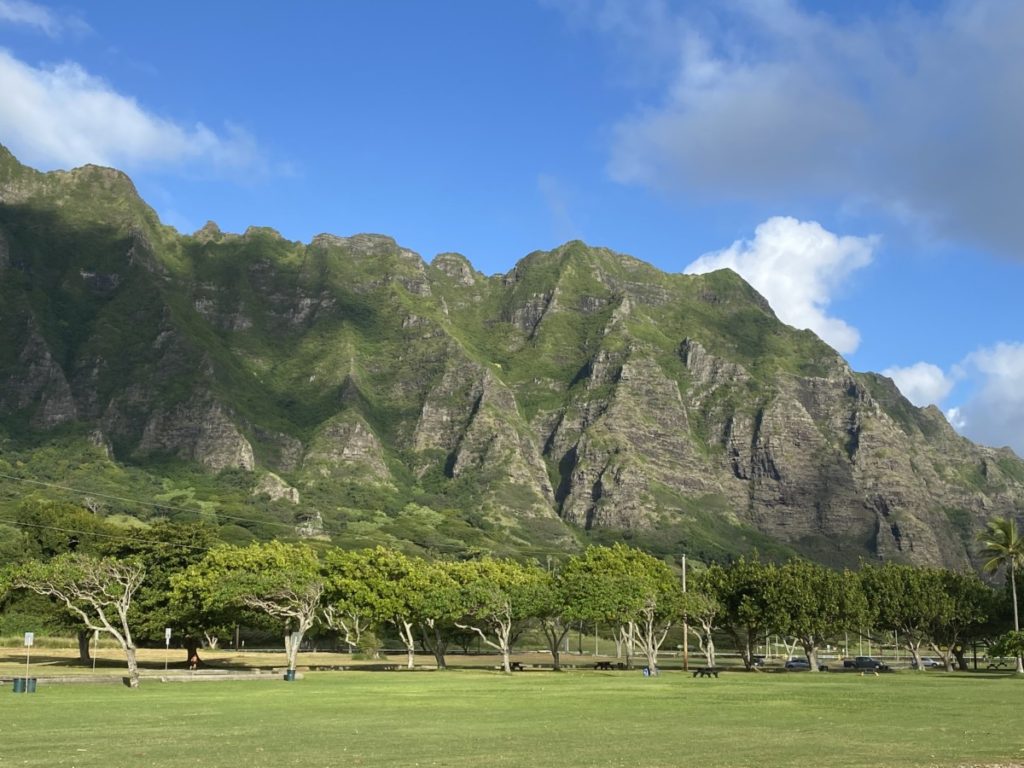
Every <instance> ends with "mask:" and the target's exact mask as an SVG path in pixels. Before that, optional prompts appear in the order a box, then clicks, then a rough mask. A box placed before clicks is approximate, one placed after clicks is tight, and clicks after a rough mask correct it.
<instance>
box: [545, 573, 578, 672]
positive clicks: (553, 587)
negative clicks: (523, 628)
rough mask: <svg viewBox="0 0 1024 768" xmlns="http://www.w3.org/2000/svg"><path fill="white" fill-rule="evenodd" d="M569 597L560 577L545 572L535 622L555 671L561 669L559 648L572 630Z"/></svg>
mask: <svg viewBox="0 0 1024 768" xmlns="http://www.w3.org/2000/svg"><path fill="white" fill-rule="evenodd" d="M570 603H571V595H570V593H569V588H568V585H567V584H566V581H565V579H564V578H563V577H562V575H561V574H560V573H559V574H552V573H549V572H545V573H544V576H543V578H542V580H541V584H540V591H539V593H538V601H537V611H536V612H537V616H536V618H537V620H538V621H540V628H541V631H542V632H543V633H544V638H545V640H547V643H548V650H549V651H550V653H551V666H552V668H553V669H554V670H555V671H558V670H560V669H561V668H562V659H561V652H560V650H559V649H560V648H561V647H562V642H563V641H564V640H565V636H566V635H567V634H569V630H570V629H572V622H571V620H570V619H569V613H570V609H569V605H570Z"/></svg>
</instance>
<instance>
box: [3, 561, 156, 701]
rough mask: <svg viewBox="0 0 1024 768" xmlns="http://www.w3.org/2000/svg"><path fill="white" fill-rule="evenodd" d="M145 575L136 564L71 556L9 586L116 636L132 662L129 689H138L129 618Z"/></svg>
mask: <svg viewBox="0 0 1024 768" xmlns="http://www.w3.org/2000/svg"><path fill="white" fill-rule="evenodd" d="M145 573H146V569H145V567H144V566H143V565H142V563H140V562H138V561H134V560H116V559H114V558H112V557H104V558H98V557H94V556H92V555H86V554H82V553H78V552H67V553H64V554H62V555H58V556H57V557H54V558H53V559H51V560H49V561H48V562H45V563H44V562H41V561H38V560H33V561H30V562H28V563H25V564H24V565H22V566H21V567H20V568H18V570H17V571H16V572H15V574H14V576H13V578H12V579H11V584H12V586H14V587H17V588H22V589H28V590H31V591H33V592H36V593H37V594H40V595H47V596H49V597H52V598H54V599H55V600H57V601H59V602H61V603H63V604H64V606H65V607H66V608H67V610H68V611H69V612H71V613H72V614H74V615H75V616H77V617H78V618H79V619H80V620H81V622H82V623H83V624H85V626H86V627H88V628H89V629H90V630H93V631H97V630H98V631H100V632H107V633H109V634H110V635H112V636H113V637H114V639H115V640H117V642H118V644H119V645H120V646H121V650H122V651H124V655H125V659H126V660H127V662H128V683H129V686H130V687H132V688H137V687H138V685H139V666H138V663H137V661H136V658H135V641H134V640H133V638H132V632H131V628H130V627H129V621H128V616H129V611H130V610H131V606H132V598H133V597H134V596H135V593H136V592H137V591H138V589H139V587H140V586H141V584H142V582H143V578H144V577H145Z"/></svg>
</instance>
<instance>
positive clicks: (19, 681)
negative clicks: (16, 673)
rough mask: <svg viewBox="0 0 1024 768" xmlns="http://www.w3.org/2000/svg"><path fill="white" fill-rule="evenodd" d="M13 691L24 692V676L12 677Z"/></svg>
mask: <svg viewBox="0 0 1024 768" xmlns="http://www.w3.org/2000/svg"><path fill="white" fill-rule="evenodd" d="M14 692H15V693H24V692H25V678H24V677H16V678H14Z"/></svg>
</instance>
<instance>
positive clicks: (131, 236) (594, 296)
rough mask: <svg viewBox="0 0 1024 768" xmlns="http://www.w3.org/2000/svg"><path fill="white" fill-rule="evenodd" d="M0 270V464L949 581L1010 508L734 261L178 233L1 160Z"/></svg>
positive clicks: (426, 530) (956, 453) (374, 533)
mask: <svg viewBox="0 0 1024 768" xmlns="http://www.w3.org/2000/svg"><path fill="white" fill-rule="evenodd" d="M0 278H2V279H0V328H2V329H3V330H2V331H0V334H2V335H0V440H2V441H3V445H4V446H5V452H7V453H12V455H13V454H17V455H18V456H19V457H29V459H30V461H29V463H31V459H32V457H35V458H36V460H37V461H43V459H42V458H39V457H41V456H43V455H44V454H41V453H40V452H39V451H40V446H41V445H43V444H44V443H47V441H49V442H48V444H49V445H51V446H53V445H61V446H65V447H66V446H71V445H76V444H79V443H80V444H81V445H83V446H84V445H87V446H90V448H89V450H93V451H100V454H99V455H100V458H99V459H97V461H100V462H106V464H104V465H103V466H107V465H109V466H110V467H115V468H121V469H119V470H118V471H122V470H123V471H126V472H135V473H142V474H143V475H145V476H146V477H151V478H156V479H159V478H163V479H159V482H160V483H162V484H163V486H164V487H166V486H168V484H170V485H173V484H174V481H172V480H168V479H167V477H166V476H164V475H163V474H162V473H164V472H166V471H167V468H168V467H171V468H172V469H173V471H174V472H179V471H185V470H181V469H180V468H181V467H186V468H187V467H192V468H193V469H192V470H188V471H195V472H207V473H214V476H213V478H212V480H211V481H210V482H211V483H213V486H214V487H215V488H216V487H217V485H216V484H217V483H222V484H223V485H222V487H224V488H227V487H228V485H227V484H228V483H230V485H231V487H239V486H241V487H243V490H244V492H245V494H247V498H251V499H254V500H256V501H254V502H253V503H256V502H257V501H258V503H260V504H263V505H264V507H263V508H264V509H265V510H269V512H268V514H270V515H271V516H275V515H276V517H277V519H278V520H279V521H280V522H283V523H285V524H287V525H294V526H297V527H295V528H293V529H292V531H293V532H294V531H298V532H300V533H301V532H306V534H307V535H317V536H320V535H332V536H334V537H335V538H336V539H340V540H345V541H352V542H366V543H372V542H376V541H393V540H395V539H399V540H405V541H413V542H415V543H416V544H417V545H418V546H420V547H424V548H438V547H439V548H441V550H442V551H452V550H453V548H457V547H455V544H453V542H456V543H457V542H470V541H473V542H478V543H479V545H480V546H483V545H485V544H486V545H489V546H493V545H494V544H495V542H504V544H505V545H507V546H508V547H509V548H511V549H515V548H528V547H546V548H549V549H550V548H573V547H576V546H579V544H580V543H581V542H583V541H586V540H587V538H588V537H589V538H591V539H592V540H606V539H608V538H612V537H625V538H628V539H630V540H632V541H634V542H636V543H640V544H642V545H644V546H648V547H650V548H651V549H655V550H658V551H662V552H665V553H670V552H683V551H685V552H688V553H689V554H691V555H694V556H698V557H707V558H712V557H723V556H728V555H730V554H735V553H737V552H740V551H744V550H746V549H749V548H752V547H755V546H756V547H758V548H760V549H761V550H762V551H767V552H779V553H784V552H787V551H789V552H792V551H798V552H802V553H805V554H808V555H811V556H813V557H816V558H819V559H822V560H825V561H828V562H834V563H853V562H855V561H856V560H857V559H858V558H861V557H864V558H869V559H870V558H884V559H896V560H905V561H910V562H918V563H933V564H944V565H948V566H954V567H967V566H969V565H970V564H971V560H972V548H973V535H974V533H975V532H976V531H977V530H978V529H980V527H981V526H982V525H983V523H984V521H985V520H986V519H987V518H989V517H991V516H994V515H1002V514H1009V513H1019V511H1020V509H1021V507H1022V506H1024V463H1022V462H1021V461H1020V459H1019V458H1018V457H1016V456H1015V455H1013V454H1012V452H1010V451H1008V450H1006V449H1003V450H994V449H989V448H983V447H980V446H976V445H973V444H971V443H970V442H968V441H967V440H965V439H963V438H961V437H959V436H958V435H957V434H956V433H955V432H954V431H953V430H952V429H951V428H950V427H949V425H948V424H947V423H946V421H945V419H944V418H943V417H942V415H941V414H940V413H939V412H938V411H937V410H935V409H924V410H920V409H917V408H914V407H913V406H912V405H911V404H910V403H908V402H907V401H906V400H905V399H904V398H903V397H902V396H901V395H900V394H899V392H898V391H897V390H896V388H895V386H894V385H893V384H892V382H891V381H889V380H887V379H884V378H882V377H880V376H877V375H875V374H861V373H855V372H853V371H851V370H850V368H849V366H848V365H847V364H846V363H845V361H844V360H843V359H842V358H840V357H839V356H838V355H837V354H836V353H835V352H834V351H833V350H831V349H830V348H828V347H827V346H826V345H825V344H824V343H822V342H821V341H820V340H819V339H817V338H816V337H815V336H814V335H813V334H811V333H810V332H807V331H797V330H795V329H792V328H789V327H787V326H785V325H783V324H782V323H780V322H779V321H778V319H777V318H776V317H775V316H774V314H773V313H772V311H771V308H770V307H769V306H768V305H767V303H766V302H765V301H764V300H763V298H762V297H760V296H759V295H758V294H757V293H756V292H755V291H753V289H751V288H750V286H748V285H746V284H745V283H744V282H743V281H742V280H740V279H739V278H738V277H737V276H736V275H735V274H732V273H729V272H718V273H713V274H710V275H703V276H687V275H669V274H664V273H661V272H659V271H658V270H656V269H654V268H653V267H651V266H649V265H647V264H644V263H642V262H640V261H637V260H636V259H633V258H631V257H628V256H624V255H621V254H617V253H613V252H611V251H607V250H604V249H599V248H590V247H587V246H586V245H584V244H582V243H578V242H573V243H568V244H566V245H564V246H562V247H561V248H558V249H556V250H554V251H551V252H537V253H533V254H530V255H528V256H527V257H525V258H524V259H523V260H522V261H521V262H519V263H518V264H517V265H516V266H515V267H514V268H513V269H512V270H511V271H510V272H509V273H508V274H506V275H500V276H494V277H485V276H484V275H481V274H480V273H479V272H477V271H476V270H475V269H473V267H472V265H471V264H470V262H469V261H468V260H466V259H465V258H464V257H462V256H460V255H458V254H441V255H439V256H437V257H436V258H435V259H434V260H433V262H432V263H430V264H426V263H425V262H424V261H423V260H422V259H421V258H420V257H419V256H418V255H417V254H415V253H413V252H411V251H409V250H407V249H404V248H402V247H401V246H399V245H398V244H397V243H395V242H394V241H393V240H392V239H390V238H387V237H384V236H379V235H356V236H353V237H335V236H333V235H320V236H318V237H316V238H314V240H313V241H312V242H311V243H309V244H302V243H295V242H290V241H287V240H285V239H283V238H282V237H280V236H279V235H278V234H277V233H276V232H273V231H272V230H267V229H260V228H251V229H250V230H248V231H247V232H245V233H244V234H242V235H234V234H227V233H223V232H221V231H220V229H219V228H218V227H217V226H216V225H215V224H213V223H209V224H207V225H206V226H205V227H203V228H202V229H201V230H199V231H198V232H196V233H195V234H193V235H180V234H178V233H177V232H175V231H174V230H172V229H169V228H167V227H164V226H162V225H161V224H160V222H159V221H158V220H157V218H156V216H155V215H154V214H153V212H152V211H151V210H150V209H149V208H148V207H147V206H146V205H145V204H144V203H143V202H142V201H141V200H139V199H138V197H137V195H136V194H135V191H134V188H133V187H132V185H131V182H130V181H129V180H128V179H127V178H126V177H124V176H123V174H119V173H118V172H116V171H111V170H109V169H98V168H91V167H90V168H85V169H79V170H76V171H72V172H69V173H56V174H39V173H37V172H35V171H32V170H31V169H28V168H24V167H22V166H20V165H19V164H18V163H17V162H16V161H15V160H14V158H13V157H11V156H10V155H9V154H7V153H6V152H4V151H2V150H0ZM76 441H78V442H77V443H76ZM68 450H71V449H70V448H68ZM83 450H84V449H83ZM175 467H176V468H178V469H174V468H175ZM5 469H8V470H10V471H15V469H16V467H15V466H14V465H13V464H8V465H5ZM111 471H113V470H111ZM86 481H87V479H86V478H81V479H80V480H78V481H77V482H78V483H79V484H81V483H84V482H86ZM111 482H114V481H111ZM154 482H155V480H154ZM107 487H108V488H109V483H108V485H107ZM192 492H193V491H190V493H192ZM175 493H184V491H181V490H180V489H178V490H175V489H173V488H172V490H171V491H168V492H167V494H165V495H169V496H173V494H175ZM207 495H208V497H209V498H206V499H205V500H204V502H205V503H207V504H208V506H207V507H204V509H208V510H214V511H213V512H211V513H210V514H212V515H213V518H212V519H213V521H214V522H220V523H221V524H223V525H225V526H232V528H233V530H234V529H237V528H238V527H239V526H238V522H239V520H241V521H242V522H243V523H245V520H244V517H243V516H238V517H237V519H236V517H231V518H230V519H228V518H227V517H225V518H224V519H220V518H218V517H217V512H216V509H217V508H218V507H217V502H216V499H215V498H214V497H215V496H216V491H213V492H209V493H208V494H207ZM190 498H191V497H190ZM310 520H315V521H316V525H315V526H311V524H310V522H309V521H310ZM309 531H312V533H309ZM234 533H235V534H236V535H241V534H242V533H244V531H242V532H241V533H239V532H238V531H234ZM446 548H447V549H446Z"/></svg>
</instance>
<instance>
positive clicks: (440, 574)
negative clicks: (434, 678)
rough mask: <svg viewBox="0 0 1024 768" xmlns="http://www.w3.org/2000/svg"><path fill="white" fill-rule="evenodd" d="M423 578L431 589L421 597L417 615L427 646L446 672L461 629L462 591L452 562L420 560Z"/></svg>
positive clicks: (425, 645)
mask: <svg viewBox="0 0 1024 768" xmlns="http://www.w3.org/2000/svg"><path fill="white" fill-rule="evenodd" d="M418 567H419V569H420V573H419V576H420V578H421V579H422V580H423V582H425V583H426V584H428V585H429V586H428V587H427V588H425V589H423V590H421V591H420V593H419V594H418V595H417V612H418V616H419V622H420V632H421V633H422V637H423V645H424V647H425V648H426V649H427V650H429V651H430V652H431V653H432V654H434V661H435V663H436V664H437V668H438V669H445V668H446V666H447V664H446V662H445V653H446V652H447V649H448V645H449V643H450V642H451V640H452V637H453V636H454V634H455V632H457V631H458V628H457V627H456V626H455V620H456V619H457V618H460V616H459V611H460V607H461V606H460V594H461V592H460V589H459V585H458V583H457V582H456V581H455V579H454V578H453V576H452V563H449V562H445V561H433V562H431V561H426V560H423V561H420V562H419V566H418Z"/></svg>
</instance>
